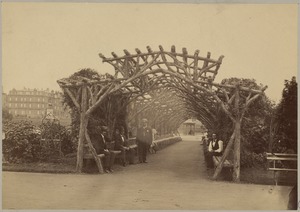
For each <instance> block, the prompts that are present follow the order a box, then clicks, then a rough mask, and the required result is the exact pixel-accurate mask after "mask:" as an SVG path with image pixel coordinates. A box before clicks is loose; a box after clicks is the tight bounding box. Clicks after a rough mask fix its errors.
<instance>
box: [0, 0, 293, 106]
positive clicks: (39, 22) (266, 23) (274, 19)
mask: <svg viewBox="0 0 300 212" xmlns="http://www.w3.org/2000/svg"><path fill="white" fill-rule="evenodd" d="M297 9H298V8H297V4H256V5H254V4H145V3H144V4H137V3H131V4H119V3H118V4H116V3H115V4H104V3H41V2H37V3H20V2H19V3H2V80H3V82H2V83H3V90H4V92H8V91H9V90H11V89H12V88H16V89H22V88H23V87H27V88H39V89H42V88H43V89H46V88H50V89H54V90H60V88H59V86H58V84H57V82H56V80H58V79H61V78H65V77H68V76H70V75H71V74H73V73H74V72H76V71H78V70H80V69H81V68H92V69H95V70H97V71H98V72H100V73H106V72H108V73H113V72H112V71H113V68H112V67H111V66H110V65H109V64H106V63H102V60H101V59H100V58H99V56H98V54H99V53H103V54H104V55H105V56H106V57H111V54H110V53H111V52H115V53H116V54H118V55H119V56H121V55H123V54H124V53H123V49H127V50H128V51H129V52H131V53H134V52H135V50H134V49H135V48H139V49H140V50H141V51H142V52H144V51H146V46H147V45H149V46H150V47H151V48H152V50H154V51H155V50H158V46H159V45H162V46H163V47H164V49H165V50H170V47H171V45H175V46H176V50H177V51H181V49H182V48H183V47H186V48H187V50H188V52H189V54H192V55H193V54H194V52H195V50H196V49H199V50H200V56H206V54H207V52H208V51H210V52H211V54H212V58H214V59H218V58H219V56H221V55H224V56H225V58H224V59H223V64H222V65H221V68H220V69H219V74H218V75H217V78H216V80H215V82H220V81H221V80H222V79H224V78H229V77H239V78H254V79H256V80H257V83H262V84H263V85H268V89H267V90H266V95H267V96H268V97H270V98H271V99H272V100H274V101H279V100H280V98H281V91H282V89H283V83H284V80H285V79H288V80H290V79H291V78H292V76H297V58H298V57H297V41H298V36H297V18H298V17H297V15H298V14H297V12H298V10H297Z"/></svg>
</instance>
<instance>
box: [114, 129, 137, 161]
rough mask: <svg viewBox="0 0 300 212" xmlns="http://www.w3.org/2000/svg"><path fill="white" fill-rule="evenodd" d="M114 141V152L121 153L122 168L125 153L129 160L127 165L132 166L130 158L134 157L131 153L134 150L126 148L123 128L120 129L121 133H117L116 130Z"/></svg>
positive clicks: (126, 143)
mask: <svg viewBox="0 0 300 212" xmlns="http://www.w3.org/2000/svg"><path fill="white" fill-rule="evenodd" d="M114 139H115V150H120V151H121V157H122V164H123V166H126V153H127V156H128V159H129V164H133V158H132V157H134V152H133V151H134V150H133V149H130V148H129V146H128V142H127V139H126V137H125V130H124V128H123V127H121V132H120V131H119V129H116V131H115V135H114Z"/></svg>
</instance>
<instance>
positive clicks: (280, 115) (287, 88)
mask: <svg viewBox="0 0 300 212" xmlns="http://www.w3.org/2000/svg"><path fill="white" fill-rule="evenodd" d="M275 122H276V124H277V125H278V130H277V133H276V134H277V137H276V140H277V141H280V143H279V144H278V143H277V145H276V144H275V145H274V148H275V149H273V151H281V152H284V151H287V150H290V151H291V150H292V151H293V152H297V82H296V77H292V79H291V80H290V81H289V80H285V82H284V89H283V91H282V99H281V101H280V102H279V105H278V107H277V109H276V115H275Z"/></svg>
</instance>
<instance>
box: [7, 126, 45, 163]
mask: <svg viewBox="0 0 300 212" xmlns="http://www.w3.org/2000/svg"><path fill="white" fill-rule="evenodd" d="M3 129H4V132H5V139H4V140H3V142H2V145H3V146H2V148H3V155H4V157H5V159H6V160H7V161H8V162H14V163H22V162H31V161H36V160H38V159H39V153H40V134H39V133H38V132H37V131H36V128H35V126H34V125H33V124H32V123H31V122H29V121H20V122H7V123H5V126H4V127H3Z"/></svg>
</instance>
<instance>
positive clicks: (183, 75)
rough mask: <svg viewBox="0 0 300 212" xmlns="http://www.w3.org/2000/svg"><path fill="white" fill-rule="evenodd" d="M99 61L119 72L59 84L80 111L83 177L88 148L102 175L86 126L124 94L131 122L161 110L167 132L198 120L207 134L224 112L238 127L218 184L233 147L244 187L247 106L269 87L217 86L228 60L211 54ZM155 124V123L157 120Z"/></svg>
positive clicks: (147, 55)
mask: <svg viewBox="0 0 300 212" xmlns="http://www.w3.org/2000/svg"><path fill="white" fill-rule="evenodd" d="M99 56H100V57H101V58H102V60H103V62H106V63H109V64H110V65H112V66H113V67H114V69H115V74H114V76H111V75H108V74H106V75H104V76H103V77H102V78H97V77H95V78H94V79H92V80H91V79H86V78H83V77H78V78H76V79H75V80H74V79H70V78H64V79H61V80H58V84H59V85H60V87H61V88H62V89H63V90H64V91H65V92H66V93H67V94H68V95H69V97H70V98H71V99H72V101H73V103H74V105H75V107H76V109H77V110H78V111H80V132H79V142H78V152H77V171H78V172H81V170H82V163H83V144H84V143H85V142H86V143H87V144H88V145H89V148H90V150H91V152H92V154H93V156H94V158H95V160H96V162H97V166H98V168H99V172H100V173H102V172H103V168H102V166H101V162H100V160H99V158H98V157H97V154H96V151H95V149H94V147H93V145H92V142H91V140H90V137H89V134H88V131H87V125H88V122H89V117H90V115H91V114H92V112H93V111H95V110H96V109H97V107H99V106H100V105H101V103H103V101H104V100H105V99H106V98H108V97H109V96H111V95H115V94H117V93H122V94H124V95H129V96H130V99H131V100H130V104H131V108H132V109H135V110H131V112H132V111H135V114H131V118H132V117H136V116H137V115H138V114H140V113H142V112H143V114H145V113H146V111H147V110H148V112H149V111H150V112H151V109H152V111H153V110H155V108H156V107H159V108H160V110H159V112H160V113H161V114H163V117H164V119H165V120H160V121H168V124H167V126H169V127H170V126H171V127H173V128H176V127H178V126H179V125H180V124H181V123H182V122H183V121H184V120H186V119H187V118H188V116H189V115H191V114H193V115H195V116H196V117H197V118H198V119H199V120H200V121H201V122H202V123H203V124H204V125H206V126H207V128H210V129H213V126H214V125H215V121H216V117H215V115H216V111H217V110H218V108H221V109H222V110H223V111H224V112H225V113H226V114H227V115H228V117H229V118H230V119H231V120H232V121H233V123H234V126H235V128H234V131H233V133H232V136H231V138H230V141H229V142H228V144H227V147H226V149H225V151H224V154H223V157H222V160H221V162H220V163H219V165H218V167H217V169H216V171H215V173H214V176H213V178H214V179H216V178H217V176H218V174H219V173H220V171H221V169H222V167H223V162H224V161H225V159H226V157H227V156H228V153H229V151H230V149H231V148H232V146H234V173H233V179H234V181H239V178H240V137H241V136H240V129H241V122H242V119H243V117H244V114H245V111H246V110H247V108H248V106H249V105H250V104H251V103H252V102H253V101H254V100H255V99H257V98H258V97H259V96H260V95H262V94H263V91H264V90H265V89H266V87H264V88H261V89H260V90H254V89H250V88H247V87H242V86H241V85H240V84H236V85H227V84H225V85H224V84H218V83H214V82H213V81H214V79H215V76H216V75H217V73H218V70H219V68H220V65H221V63H222V59H223V56H220V57H219V59H217V60H215V59H211V54H210V53H209V52H208V53H207V55H206V56H205V57H202V56H199V50H196V51H195V52H194V54H193V55H189V54H188V52H187V50H186V48H183V49H182V52H180V53H178V52H176V50H175V46H172V47H171V51H165V50H164V49H163V47H162V46H159V50H158V51H152V50H151V48H150V47H149V46H147V52H145V53H142V52H141V51H140V50H139V49H136V53H134V54H130V53H129V52H128V51H127V50H124V56H121V57H119V56H117V55H116V54H115V53H114V52H112V56H113V57H112V58H106V57H104V56H103V55H102V54H100V55H99ZM160 94H161V95H160ZM245 94H246V95H245ZM132 105H133V106H132ZM136 105H139V107H136ZM155 105H156V106H155ZM128 106H130V105H128ZM168 118H169V119H168ZM152 121H154V122H155V118H154V119H153V120H152Z"/></svg>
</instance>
